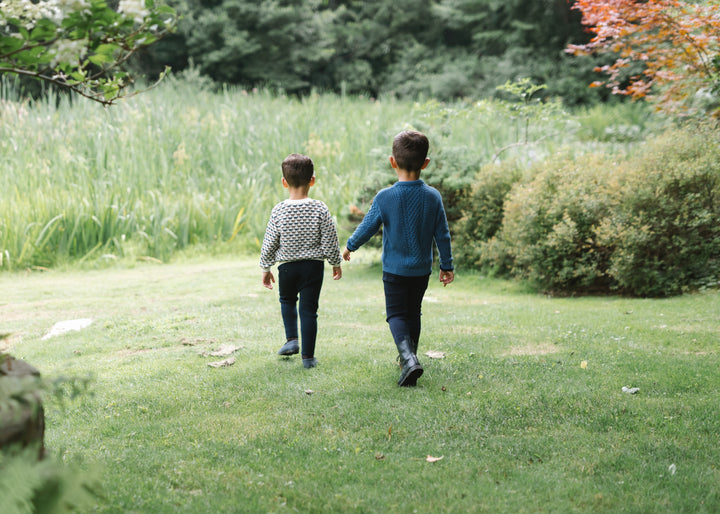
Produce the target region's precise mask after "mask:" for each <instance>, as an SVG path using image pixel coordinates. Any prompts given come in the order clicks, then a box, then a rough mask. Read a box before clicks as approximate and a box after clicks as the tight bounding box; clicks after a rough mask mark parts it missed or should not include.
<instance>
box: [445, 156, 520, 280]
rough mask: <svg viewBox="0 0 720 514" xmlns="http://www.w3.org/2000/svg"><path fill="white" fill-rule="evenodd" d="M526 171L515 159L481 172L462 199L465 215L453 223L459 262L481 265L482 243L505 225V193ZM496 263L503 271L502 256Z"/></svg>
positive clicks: (455, 250)
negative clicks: (503, 223)
mask: <svg viewBox="0 0 720 514" xmlns="http://www.w3.org/2000/svg"><path fill="white" fill-rule="evenodd" d="M525 173H526V170H525V167H524V166H521V165H518V163H517V162H515V161H505V162H503V163H502V164H488V165H486V166H483V167H482V169H481V170H480V171H479V172H478V174H477V175H476V177H475V180H474V181H473V184H472V187H471V190H470V192H469V193H468V195H467V197H466V198H464V199H463V201H462V206H461V209H462V212H463V214H464V216H463V217H462V219H460V220H458V222H457V223H456V224H455V225H454V227H453V228H454V234H455V237H454V241H453V257H454V259H455V261H456V262H457V263H458V264H459V265H460V266H463V267H464V266H467V267H481V248H482V245H483V244H484V243H486V242H487V241H489V240H491V239H492V238H493V237H494V236H495V234H496V233H497V232H498V230H500V228H501V227H502V222H503V217H504V212H505V210H504V209H505V200H506V197H507V195H508V193H509V192H510V190H511V189H512V187H513V186H514V185H515V184H516V183H518V182H521V181H522V180H523V178H524V175H525ZM493 266H494V267H496V268H498V271H500V272H502V270H503V266H502V265H501V264H500V260H498V261H496V262H494V264H493Z"/></svg>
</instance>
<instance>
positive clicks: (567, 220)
mask: <svg viewBox="0 0 720 514" xmlns="http://www.w3.org/2000/svg"><path fill="white" fill-rule="evenodd" d="M535 173H536V174H535V176H534V178H533V179H532V180H531V181H529V182H526V183H521V184H517V185H516V186H515V187H514V188H513V190H512V192H511V194H510V196H509V198H508V200H507V201H506V203H505V217H504V219H503V224H502V229H501V231H500V233H499V234H498V236H497V237H498V238H499V239H501V242H499V241H497V240H491V242H490V243H489V244H488V243H486V244H485V245H483V249H482V251H481V263H482V264H484V265H490V266H495V267H498V265H502V267H507V263H512V264H511V266H510V268H511V273H512V274H513V275H516V276H519V277H522V278H525V279H527V280H529V281H530V282H531V283H532V284H534V285H535V286H536V287H538V288H540V289H543V290H549V291H580V290H582V291H597V290H602V289H603V288H604V286H605V285H606V282H607V277H606V275H605V273H604V270H605V269H606V268H607V258H608V256H607V255H606V254H605V252H604V251H602V249H601V248H599V246H598V244H597V242H596V237H595V234H594V232H595V227H596V226H597V225H598V223H600V222H601V220H603V219H604V218H605V216H606V215H607V214H608V211H609V206H608V201H607V198H608V191H607V184H606V181H605V177H606V176H607V172H606V168H605V166H604V162H603V159H602V157H599V156H588V157H586V158H585V159H584V160H583V161H575V160H573V159H572V158H567V157H560V158H556V159H552V160H550V161H548V162H546V163H544V164H542V165H540V166H539V167H538V168H536V171H535Z"/></svg>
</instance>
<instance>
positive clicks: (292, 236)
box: [260, 198, 342, 271]
mask: <svg viewBox="0 0 720 514" xmlns="http://www.w3.org/2000/svg"><path fill="white" fill-rule="evenodd" d="M306 259H315V260H327V261H328V263H329V264H330V265H331V266H340V264H341V262H342V255H341V254H340V245H339V243H338V236H337V231H336V230H335V223H334V221H333V219H332V216H331V215H330V210H329V209H328V208H327V205H325V204H324V203H323V202H321V201H320V200H313V199H312V198H305V199H303V200H285V201H282V202H280V203H279V204H277V205H276V206H275V207H273V210H272V213H271V214H270V220H269V221H268V224H267V229H266V230H265V237H264V239H263V244H262V249H261V251H260V267H261V268H262V269H263V271H270V268H271V267H272V266H273V265H274V264H275V263H276V262H289V261H300V260H306Z"/></svg>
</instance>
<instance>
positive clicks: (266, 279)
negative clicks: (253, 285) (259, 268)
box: [262, 271, 275, 289]
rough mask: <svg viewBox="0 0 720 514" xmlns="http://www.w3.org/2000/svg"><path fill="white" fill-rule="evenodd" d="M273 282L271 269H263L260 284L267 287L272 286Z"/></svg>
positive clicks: (270, 287)
mask: <svg viewBox="0 0 720 514" xmlns="http://www.w3.org/2000/svg"><path fill="white" fill-rule="evenodd" d="M274 282H275V277H273V274H272V271H263V274H262V285H264V286H265V287H267V288H268V289H272V288H273V286H272V285H273V283H274Z"/></svg>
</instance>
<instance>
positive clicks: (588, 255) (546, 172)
mask: <svg viewBox="0 0 720 514" xmlns="http://www.w3.org/2000/svg"><path fill="white" fill-rule="evenodd" d="M716 132H717V131H716V130H714V129H707V128H703V129H700V130H694V129H685V130H682V131H672V132H669V133H667V134H665V135H664V136H661V137H659V138H658V139H656V140H654V141H653V142H652V143H651V144H648V146H647V147H645V148H643V150H642V152H640V153H639V154H638V155H637V156H635V157H633V158H632V159H630V160H627V159H625V160H623V161H622V162H618V160H617V159H614V160H612V161H610V160H609V159H608V157H605V156H600V155H595V156H590V155H588V156H582V157H564V158H560V159H554V160H550V161H548V162H546V163H543V164H541V165H539V166H537V167H536V168H535V170H534V171H533V178H532V180H530V181H529V182H525V183H519V184H517V185H516V186H515V187H514V189H513V190H512V192H511V194H510V196H509V198H508V200H507V201H506V203H505V216H504V219H503V225H502V229H501V230H500V231H499V233H497V234H496V237H495V238H493V239H491V240H490V241H489V242H488V243H486V244H484V245H483V246H482V249H481V259H480V260H481V265H482V266H487V267H491V268H495V269H499V270H501V271H502V270H504V269H509V270H510V272H511V273H512V274H514V275H516V276H519V277H522V278H524V279H527V280H529V281H530V282H531V283H532V284H533V285H534V286H535V287H537V288H539V289H541V290H545V291H553V292H560V293H566V294H567V293H587V292H611V291H620V292H622V293H624V294H629V295H636V296H653V297H657V296H670V295H676V294H680V293H683V292H686V291H690V290H697V289H699V288H702V287H706V286H707V287H714V286H716V285H717V284H718V278H719V277H720V258H719V257H718V256H720V225H718V223H717V220H718V219H720V208H719V207H718V206H719V205H720V201H719V200H720V167H718V164H717V163H718V162H720V153H719V151H718V148H720V145H718V136H717V133H716Z"/></svg>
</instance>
